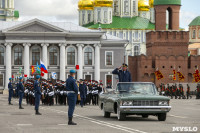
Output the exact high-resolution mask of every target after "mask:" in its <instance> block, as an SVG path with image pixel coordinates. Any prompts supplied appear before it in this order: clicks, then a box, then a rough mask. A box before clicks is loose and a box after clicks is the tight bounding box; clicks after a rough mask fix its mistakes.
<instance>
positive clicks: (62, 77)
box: [59, 43, 66, 81]
mask: <svg viewBox="0 0 200 133" xmlns="http://www.w3.org/2000/svg"><path fill="white" fill-rule="evenodd" d="M59 46H60V80H62V81H65V80H66V79H65V47H66V44H64V43H63V44H59Z"/></svg>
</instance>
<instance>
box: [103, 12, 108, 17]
mask: <svg viewBox="0 0 200 133" xmlns="http://www.w3.org/2000/svg"><path fill="white" fill-rule="evenodd" d="M107 18H108V13H107V11H104V19H107Z"/></svg>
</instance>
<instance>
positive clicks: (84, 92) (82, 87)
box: [79, 79, 87, 107]
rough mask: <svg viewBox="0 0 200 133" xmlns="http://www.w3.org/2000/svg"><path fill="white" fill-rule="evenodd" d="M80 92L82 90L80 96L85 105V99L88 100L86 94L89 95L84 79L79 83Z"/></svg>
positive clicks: (82, 103)
mask: <svg viewBox="0 0 200 133" xmlns="http://www.w3.org/2000/svg"><path fill="white" fill-rule="evenodd" d="M79 92H80V97H81V103H80V105H81V107H83V105H85V100H86V95H87V87H86V85H85V84H84V83H83V80H82V79H81V80H80V84H79Z"/></svg>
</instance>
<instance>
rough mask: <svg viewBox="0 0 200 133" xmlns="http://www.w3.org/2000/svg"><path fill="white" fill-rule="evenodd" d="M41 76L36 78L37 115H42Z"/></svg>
mask: <svg viewBox="0 0 200 133" xmlns="http://www.w3.org/2000/svg"><path fill="white" fill-rule="evenodd" d="M39 80H40V76H39V75H37V76H36V80H35V83H34V90H35V114H36V115H41V113H39V105H40V98H41V95H42V93H41V87H40V83H39Z"/></svg>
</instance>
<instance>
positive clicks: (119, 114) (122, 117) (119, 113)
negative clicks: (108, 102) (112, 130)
mask: <svg viewBox="0 0 200 133" xmlns="http://www.w3.org/2000/svg"><path fill="white" fill-rule="evenodd" d="M117 119H118V120H119V121H124V120H125V119H126V114H123V113H121V112H120V109H119V108H117Z"/></svg>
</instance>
